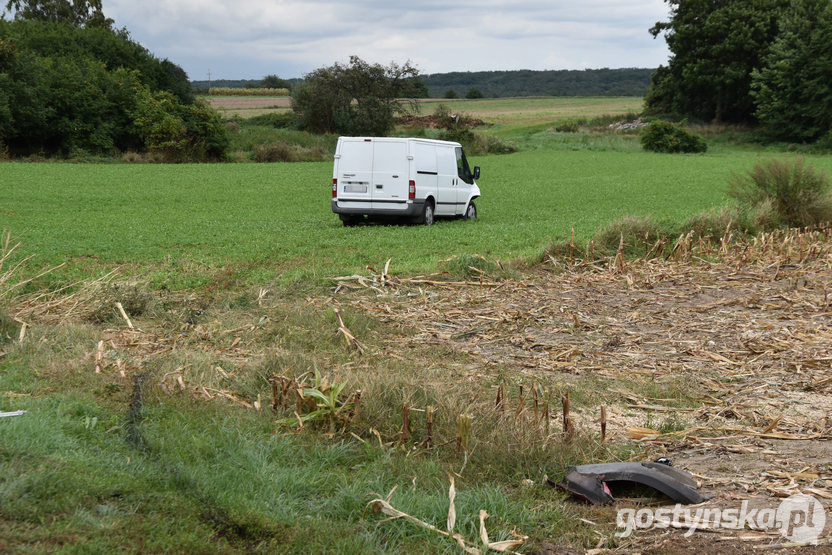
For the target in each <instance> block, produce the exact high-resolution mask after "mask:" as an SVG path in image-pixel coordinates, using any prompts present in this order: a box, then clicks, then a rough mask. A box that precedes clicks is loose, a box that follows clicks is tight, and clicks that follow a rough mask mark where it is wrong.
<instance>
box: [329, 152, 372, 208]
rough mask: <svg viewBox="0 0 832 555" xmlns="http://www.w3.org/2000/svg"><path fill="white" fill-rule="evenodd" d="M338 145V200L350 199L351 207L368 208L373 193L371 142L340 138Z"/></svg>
mask: <svg viewBox="0 0 832 555" xmlns="http://www.w3.org/2000/svg"><path fill="white" fill-rule="evenodd" d="M340 147H341V148H340V151H339V152H338V154H339V156H340V157H339V158H338V170H337V175H336V176H335V177H336V178H337V179H338V200H345V201H351V202H350V207H351V208H370V206H371V205H370V201H371V200H372V194H373V193H372V187H371V182H372V179H373V174H372V168H373V143H372V142H370V141H364V140H363V139H343V138H342V139H341V141H340ZM352 201H358V202H352ZM362 201H363V202H362Z"/></svg>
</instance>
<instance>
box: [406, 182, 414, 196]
mask: <svg viewBox="0 0 832 555" xmlns="http://www.w3.org/2000/svg"><path fill="white" fill-rule="evenodd" d="M407 198H410V199H414V198H416V182H415V181H413V180H412V179H411V180H410V181H408V182H407Z"/></svg>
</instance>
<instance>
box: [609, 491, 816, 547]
mask: <svg viewBox="0 0 832 555" xmlns="http://www.w3.org/2000/svg"><path fill="white" fill-rule="evenodd" d="M616 525H617V526H618V528H623V530H622V531H619V532H616V533H615V535H616V536H618V537H619V538H626V537H628V536H630V534H632V533H633V530H636V529H638V530H646V529H650V528H670V527H673V528H685V529H686V530H685V537H686V538H688V537H690V536H691V535H693V533H694V532H696V530H698V529H702V530H704V529H708V530H714V529H723V530H743V529H751V530H766V531H775V530H776V531H779V532H780V534H782V535H783V536H784V537H785V538H787V539H788V540H789V541H793V542H798V543H813V542H816V541H817V540H818V538H819V537H820V535H821V534H822V533H823V530H824V528H825V527H826V511H824V509H823V506H822V505H821V504H820V502H819V501H818V500H817V499H815V498H814V497H813V496H811V495H805V494H797V495H792V496H791V497H787V498H786V499H784V500H783V501H782V502H781V503H780V505H779V506H778V507H777V508H776V509H774V508H762V509H761V508H753V509H752V508H750V507H749V506H748V501H747V500H746V501H743V502H742V504H741V505H740V507H739V508H736V507H733V508H727V509H726V508H720V507H695V508H690V507H686V506H685V505H680V504H676V505H675V506H673V507H659V508H655V509H648V508H642V509H638V510H636V509H630V508H627V509H619V510H618V514H617V515H616Z"/></svg>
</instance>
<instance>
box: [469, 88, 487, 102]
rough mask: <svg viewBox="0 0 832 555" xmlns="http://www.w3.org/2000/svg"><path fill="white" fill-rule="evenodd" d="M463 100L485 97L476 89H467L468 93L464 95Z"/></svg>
mask: <svg viewBox="0 0 832 555" xmlns="http://www.w3.org/2000/svg"><path fill="white" fill-rule="evenodd" d="M465 98H467V99H469V100H474V99H477V98H485V95H484V94H482V91H481V90H479V89H477V88H476V87H472V88H470V89H468V92H467V93H465Z"/></svg>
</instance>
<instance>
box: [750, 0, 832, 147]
mask: <svg viewBox="0 0 832 555" xmlns="http://www.w3.org/2000/svg"><path fill="white" fill-rule="evenodd" d="M764 61H765V65H764V67H763V68H762V69H760V70H759V71H755V72H754V75H753V83H752V87H753V95H754V97H755V99H756V103H757V111H756V116H757V118H758V119H759V120H760V122H761V123H762V124H763V126H764V127H765V129H766V130H767V131H768V132H769V133H770V134H772V135H773V136H775V137H777V138H779V139H784V140H789V141H815V140H817V139H819V138H821V137H823V136H824V135H828V134H829V132H830V130H832V111H830V110H829V107H830V106H832V3H830V2H829V0H796V1H795V2H793V3H792V5H791V9H790V10H789V12H788V14H787V15H786V16H785V17H784V18H783V20H782V22H781V30H780V34H779V36H778V37H777V40H776V41H775V42H774V44H773V45H772V47H771V50H770V51H769V53H768V55H767V56H766V57H765V59H764Z"/></svg>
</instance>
